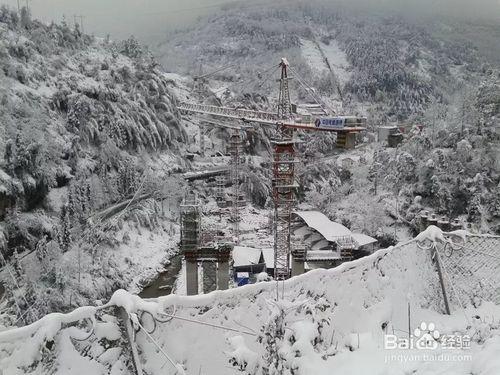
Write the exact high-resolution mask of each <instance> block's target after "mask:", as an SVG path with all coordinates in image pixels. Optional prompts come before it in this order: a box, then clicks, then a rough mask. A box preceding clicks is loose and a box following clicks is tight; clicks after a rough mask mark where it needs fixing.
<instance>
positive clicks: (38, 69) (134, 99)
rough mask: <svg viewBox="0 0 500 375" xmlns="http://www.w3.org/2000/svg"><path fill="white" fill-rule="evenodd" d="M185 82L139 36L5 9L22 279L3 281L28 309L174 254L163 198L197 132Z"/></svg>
mask: <svg viewBox="0 0 500 375" xmlns="http://www.w3.org/2000/svg"><path fill="white" fill-rule="evenodd" d="M175 85H176V84H175V83H174V82H173V81H172V80H171V79H168V78H166V77H165V76H164V74H163V73H162V72H161V71H160V70H159V69H158V67H157V65H156V63H155V61H154V60H153V59H152V58H151V57H150V55H149V54H148V53H147V51H145V50H143V48H142V47H141V46H140V45H139V44H138V43H137V42H136V41H135V40H134V39H133V38H131V39H129V40H127V41H124V42H119V43H116V42H112V41H108V40H98V39H94V38H93V37H90V36H88V35H85V34H83V33H81V32H80V30H79V29H78V28H70V27H68V26H67V25H66V24H65V23H63V24H62V25H55V24H51V25H44V24H42V23H40V22H38V21H35V20H31V19H30V17H29V15H28V13H27V12H25V11H23V12H22V13H21V18H19V16H18V14H17V12H14V11H9V10H8V9H7V8H5V7H3V8H2V9H1V10H0V100H1V101H2V105H1V107H0V124H1V127H0V132H1V136H0V155H1V157H0V251H1V252H2V254H3V256H4V258H6V259H7V260H12V261H13V265H14V268H15V269H16V278H17V281H16V280H14V279H13V278H12V277H11V276H9V273H8V272H7V271H6V269H3V270H2V271H3V272H2V273H1V278H2V280H3V282H4V283H6V284H7V285H8V286H9V287H8V288H7V289H8V290H9V291H10V292H11V293H12V292H13V293H14V300H16V303H17V305H18V307H17V308H18V309H21V311H22V310H24V309H26V308H28V306H29V305H31V304H32V303H34V302H36V303H37V308H36V310H40V314H43V313H44V312H47V311H53V310H59V309H60V308H64V307H67V306H68V305H70V304H74V303H75V302H76V303H84V302H85V301H89V300H94V299H96V298H103V297H107V296H108V295H109V293H110V292H111V291H113V290H115V289H116V288H118V287H128V286H129V285H130V283H131V282H132V280H136V281H140V279H141V278H142V277H144V276H146V275H147V276H151V273H153V274H154V272H155V269H156V267H159V266H161V264H160V263H161V262H166V261H167V259H168V256H169V255H171V253H172V252H173V251H174V249H175V241H176V240H175V238H176V237H175V230H176V225H175V224H174V223H173V220H174V217H173V216H171V212H169V211H167V212H166V210H164V205H163V204H162V202H163V201H164V200H165V199H167V198H168V200H171V201H172V203H174V204H175V205H176V203H177V200H178V199H180V196H181V194H182V190H181V189H178V188H179V186H182V184H183V181H182V179H181V178H180V177H178V176H177V175H176V174H175V172H179V171H181V170H182V169H183V168H184V167H185V162H184V161H183V160H182V159H181V156H180V154H181V150H183V149H184V147H185V146H184V142H185V141H186V139H187V133H186V130H185V129H184V127H183V126H181V124H180V121H179V114H178V113H177V109H176V106H175V98H174V93H173V91H172V90H173V89H174V88H175ZM172 186H176V188H175V189H173V188H172ZM132 197H134V198H137V199H136V200H135V201H134V202H131V203H134V204H131V205H126V203H127V200H130V199H131V198H132ZM124 202H125V204H124ZM138 203H140V204H138ZM120 204H121V206H120ZM167 204H168V202H167V201H165V205H167ZM112 207H115V210H114V211H113V209H111V208H112ZM123 208H126V210H123ZM137 248H141V251H140V252H138V251H137ZM145 274H146V275H145ZM16 284H20V288H18V286H19V285H16ZM16 293H17V297H16ZM23 295H24V297H23V298H21V296H23ZM10 297H12V296H10ZM77 301H79V302H77ZM11 302H12V299H11ZM13 307H15V306H14V305H13ZM18 313H19V315H20V311H18Z"/></svg>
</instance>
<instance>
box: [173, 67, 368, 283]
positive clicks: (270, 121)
mask: <svg viewBox="0 0 500 375" xmlns="http://www.w3.org/2000/svg"><path fill="white" fill-rule="evenodd" d="M279 69H280V71H281V76H280V78H279V80H278V81H279V84H280V90H279V97H278V103H277V111H276V112H275V113H273V112H264V111H254V110H247V109H235V108H226V107H217V106H212V105H204V104H196V103H187V102H182V103H180V104H179V105H178V109H179V110H180V111H181V112H183V113H194V114H200V115H211V116H218V117H222V118H228V119H234V120H239V121H242V122H246V123H258V124H261V125H264V126H273V127H275V128H276V130H277V136H276V139H274V140H272V147H273V179H272V188H273V190H272V195H273V202H274V223H273V224H274V258H275V268H274V269H275V271H274V272H275V275H274V276H275V279H277V280H283V279H287V278H288V277H290V256H291V253H292V252H291V238H290V225H291V220H292V211H293V207H294V204H295V190H296V189H297V187H298V185H297V183H296V182H295V165H296V164H297V160H296V158H295V155H296V153H295V140H294V133H295V131H296V130H307V131H326V132H335V133H337V136H338V139H339V145H340V146H343V147H348V146H349V147H352V146H353V145H354V136H355V134H356V133H359V132H361V131H363V130H365V129H366V128H365V127H364V125H365V124H366V118H364V117H357V116H337V117H334V118H333V119H332V118H331V116H330V118H329V119H328V120H325V119H323V118H317V119H316V120H315V121H314V122H302V120H301V119H299V118H298V117H296V116H295V114H294V113H293V111H292V103H291V100H290V90H289V81H290V80H291V79H292V77H290V76H289V74H288V73H289V72H292V73H293V74H294V75H295V78H297V82H298V83H299V84H301V85H302V86H304V87H306V90H308V91H309V92H312V91H311V88H310V87H308V86H307V85H306V84H305V83H304V80H301V79H300V77H299V76H298V74H297V72H295V71H294V70H292V69H291V68H290V64H289V63H288V61H287V59H285V58H283V59H281V61H280V63H279ZM314 100H315V101H316V102H317V103H318V105H320V106H321V107H323V105H322V102H321V101H320V99H318V98H316V97H314ZM330 112H332V111H331V110H330ZM325 113H328V111H326V110H325ZM330 115H331V113H330ZM333 120H335V121H336V122H335V123H333V122H332V121H333ZM330 123H331V125H330ZM325 124H326V125H325Z"/></svg>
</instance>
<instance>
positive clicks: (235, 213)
mask: <svg viewBox="0 0 500 375" xmlns="http://www.w3.org/2000/svg"><path fill="white" fill-rule="evenodd" d="M241 145H242V142H241V133H240V131H239V130H234V131H232V132H231V136H230V138H229V154H230V155H231V183H232V186H233V192H232V204H231V215H230V220H231V222H232V223H233V225H234V235H235V237H238V236H239V222H240V220H241V217H240V206H241V205H244V204H245V197H244V196H242V195H241V193H240V165H241Z"/></svg>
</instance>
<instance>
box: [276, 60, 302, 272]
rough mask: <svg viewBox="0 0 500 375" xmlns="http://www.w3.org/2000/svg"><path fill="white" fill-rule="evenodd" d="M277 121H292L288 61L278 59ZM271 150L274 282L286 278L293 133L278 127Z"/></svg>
mask: <svg viewBox="0 0 500 375" xmlns="http://www.w3.org/2000/svg"><path fill="white" fill-rule="evenodd" d="M280 67H281V78H280V81H279V82H280V92H279V100H278V118H279V120H282V121H283V122H286V121H290V120H291V119H292V117H293V114H292V103H291V101H290V91H289V85H288V80H289V79H290V78H289V77H288V61H287V60H286V59H281V63H280ZM272 147H273V181H272V194H273V204H274V220H273V233H274V278H275V279H276V280H278V281H279V280H285V279H287V278H288V277H289V276H290V255H291V248H290V247H291V233H290V226H291V221H292V212H293V208H294V206H295V190H296V188H297V187H298V186H297V185H296V183H295V163H296V162H297V161H296V159H295V144H294V130H293V129H291V128H287V127H285V126H283V125H278V129H277V138H276V139H275V140H273V141H272Z"/></svg>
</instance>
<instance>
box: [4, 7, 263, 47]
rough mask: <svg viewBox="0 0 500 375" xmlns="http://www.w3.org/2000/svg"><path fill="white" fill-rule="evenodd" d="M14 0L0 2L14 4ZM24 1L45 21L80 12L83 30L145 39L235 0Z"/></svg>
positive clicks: (193, 19) (158, 35)
mask: <svg viewBox="0 0 500 375" xmlns="http://www.w3.org/2000/svg"><path fill="white" fill-rule="evenodd" d="M17 1H18V0H0V3H4V4H8V5H10V6H14V7H17ZM26 1H29V4H30V8H31V12H32V14H33V16H34V17H36V18H39V19H42V20H44V21H48V22H50V21H52V20H54V21H60V20H62V18H63V16H65V18H66V20H67V22H71V23H73V22H74V15H83V16H84V18H83V26H84V29H85V32H91V33H94V34H96V35H98V36H105V35H106V34H111V35H112V36H113V37H114V38H124V37H128V36H130V35H132V34H134V35H137V36H138V37H140V38H141V39H143V40H145V39H146V40H147V39H149V38H150V37H160V36H161V35H162V34H163V35H164V31H165V30H172V29H175V28H177V27H182V26H183V25H185V24H186V23H189V24H190V23H193V22H195V21H196V19H197V18H198V17H199V16H200V15H203V14H206V13H208V12H210V11H214V10H216V9H217V8H218V7H217V6H218V5H219V4H223V3H227V2H234V1H235V0H19V2H20V4H21V6H23V5H25V4H26ZM250 1H252V0H250ZM260 2H262V0H260Z"/></svg>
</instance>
